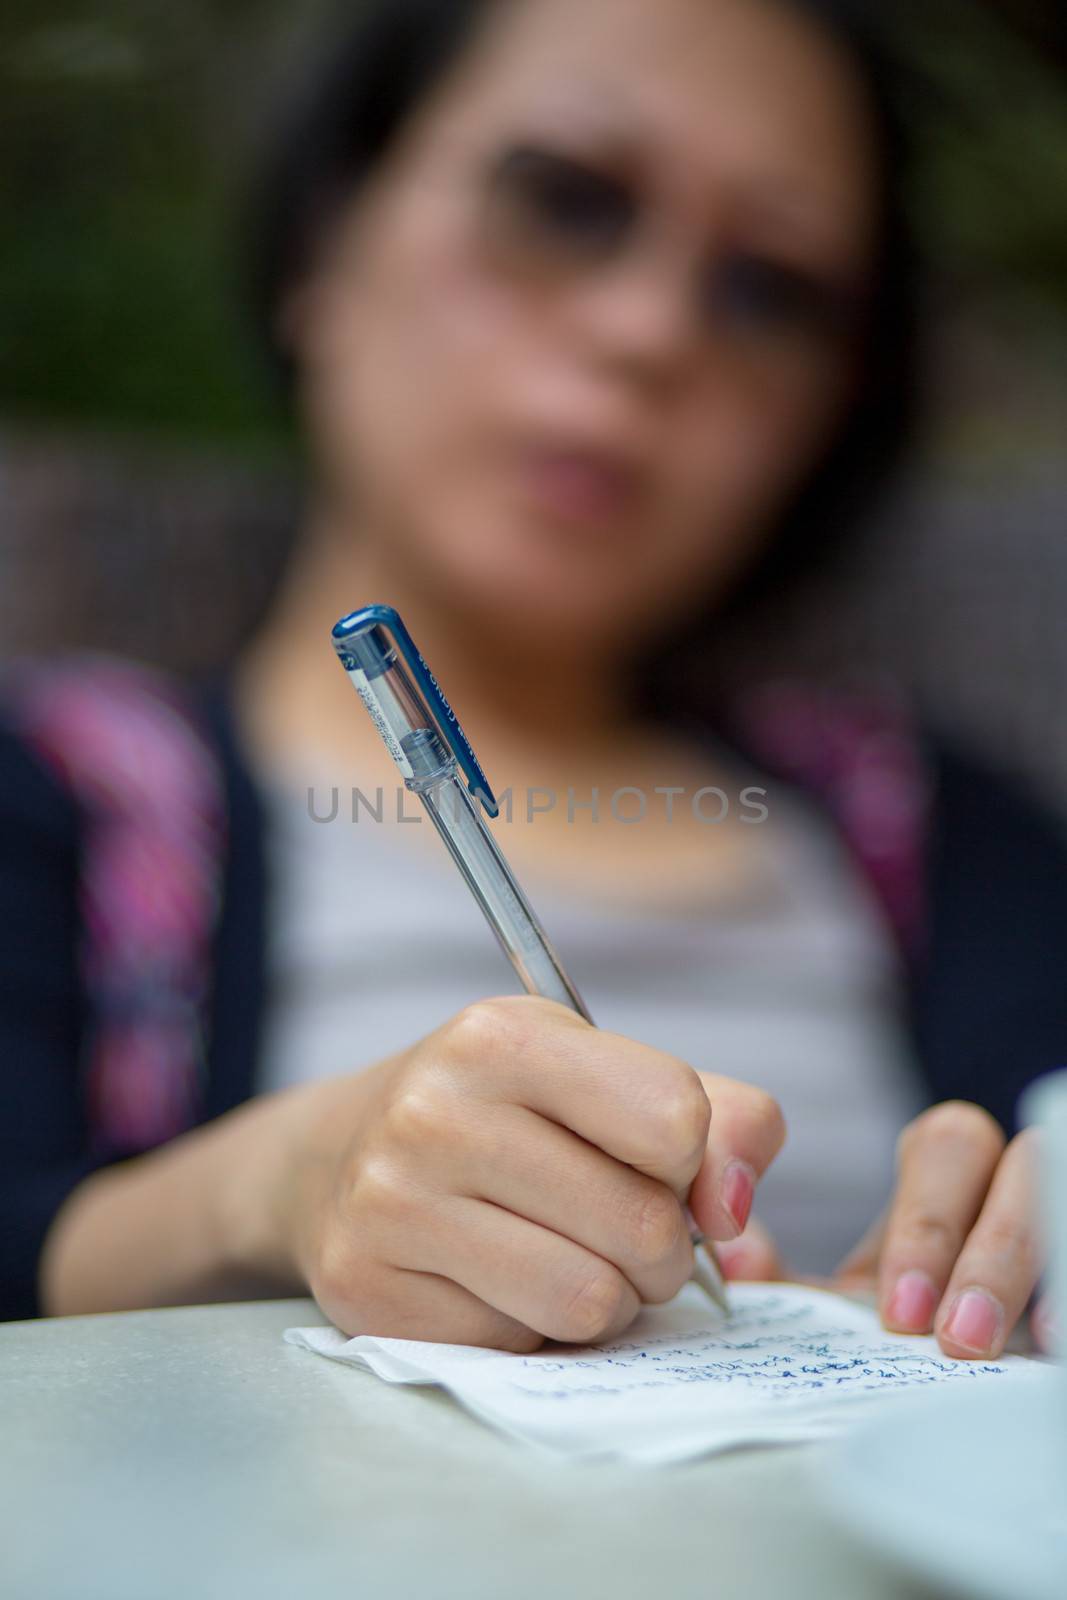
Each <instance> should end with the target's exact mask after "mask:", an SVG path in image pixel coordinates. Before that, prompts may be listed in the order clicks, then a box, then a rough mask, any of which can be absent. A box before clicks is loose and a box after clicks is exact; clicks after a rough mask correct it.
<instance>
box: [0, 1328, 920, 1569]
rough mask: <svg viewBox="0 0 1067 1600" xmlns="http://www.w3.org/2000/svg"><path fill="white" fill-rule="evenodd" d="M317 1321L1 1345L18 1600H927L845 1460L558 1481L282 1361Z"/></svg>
mask: <svg viewBox="0 0 1067 1600" xmlns="http://www.w3.org/2000/svg"><path fill="white" fill-rule="evenodd" d="M321 1320H322V1319H321V1317H320V1316H319V1314H318V1312H317V1310H316V1309H315V1307H314V1305H313V1304H312V1302H311V1301H308V1300H279V1301H268V1302H260V1303H256V1304H250V1305H228V1306H192V1307H183V1308H180V1309H176V1310H168V1311H139V1312H126V1313H123V1314H119V1315H108V1316H97V1317H69V1318H56V1319H50V1320H45V1321H40V1322H21V1323H4V1324H0V1594H2V1595H3V1596H4V1600H216V1597H218V1600H244V1597H245V1596H247V1597H249V1600H274V1597H286V1600H288V1597H293V1600H296V1597H299V1600H327V1597H332V1596H335V1595H336V1596H338V1597H342V1596H343V1597H344V1600H377V1597H378V1596H383V1597H384V1596H389V1597H392V1596H397V1597H401V1596H403V1597H407V1596H412V1597H416V1596H418V1597H424V1600H438V1597H440V1600H453V1597H454V1600H527V1597H530V1600H533V1597H535V1596H536V1597H538V1600H540V1597H545V1600H548V1597H553V1600H566V1597H570V1596H575V1597H581V1600H631V1597H632V1600H689V1597H694V1600H696V1597H698V1596H699V1597H701V1600H712V1597H714V1600H727V1597H732V1596H744V1597H745V1600H771V1597H774V1600H779V1597H781V1600H808V1597H811V1600H815V1597H818V1600H838V1597H840V1600H917V1597H919V1596H926V1595H929V1594H930V1592H931V1591H929V1590H928V1589H925V1588H922V1587H920V1586H918V1585H917V1584H915V1583H913V1582H911V1581H910V1580H908V1579H907V1578H905V1577H904V1576H903V1575H902V1574H901V1573H899V1572H897V1571H895V1570H893V1569H890V1568H889V1567H887V1566H885V1565H883V1564H881V1562H880V1561H879V1560H878V1559H877V1558H876V1557H875V1556H874V1555H873V1554H871V1553H869V1552H868V1551H867V1550H865V1549H864V1548H862V1547H860V1546H859V1545H858V1544H856V1543H853V1542H852V1540H851V1538H850V1537H849V1536H848V1535H846V1534H845V1533H844V1532H842V1531H841V1530H839V1529H838V1528H837V1527H836V1526H835V1524H834V1522H833V1520H832V1518H831V1517H830V1516H828V1514H827V1512H826V1510H825V1508H824V1506H823V1504H822V1503H821V1500H820V1497H819V1494H818V1490H817V1486H816V1484H815V1483H814V1482H813V1469H814V1468H817V1466H818V1463H819V1459H820V1454H821V1452H823V1451H825V1450H826V1449H828V1448H831V1447H830V1446H827V1445H824V1444H818V1445H800V1446H796V1445H794V1446H789V1447H784V1448H781V1447H780V1448H775V1449H761V1450H749V1451H740V1452H734V1453H732V1454H729V1455H725V1456H718V1457H712V1458H708V1459H705V1460H702V1461H696V1462H689V1463H685V1464H683V1465H679V1466H674V1467H669V1468H647V1467H635V1466H630V1465H626V1464H623V1463H604V1464H597V1465H589V1464H586V1465H583V1466H576V1465H570V1464H560V1465H557V1464H555V1463H553V1462H552V1461H551V1460H545V1459H544V1458H542V1457H541V1456H539V1455H535V1454H533V1453H532V1452H530V1451H529V1450H528V1449H526V1448H525V1447H523V1446H522V1445H520V1444H518V1443H515V1442H513V1441H511V1440H509V1439H507V1438H505V1437H503V1436H502V1435H499V1434H496V1433H494V1432H492V1431H491V1430H490V1429H489V1428H487V1427H486V1426H485V1425H484V1424H482V1423H480V1422H477V1421H475V1420H474V1419H473V1418H471V1417H469V1416H467V1415H466V1414H465V1413H464V1412H462V1411H461V1410H460V1409H459V1407H458V1406H457V1405H456V1404H455V1403H454V1402H453V1401H452V1400H450V1399H449V1398H448V1397H447V1396H446V1395H443V1394H440V1393H438V1392H436V1391H431V1390H429V1389H402V1388H395V1387H391V1386H389V1385H387V1384H385V1383H383V1382H382V1381H381V1380H380V1379H378V1378H375V1377H374V1376H373V1375H372V1374H370V1373H364V1372H360V1371H357V1370H354V1369H351V1368H347V1367H341V1366H338V1365H337V1364H336V1363H333V1362H329V1361H325V1360H323V1359H322V1358H321V1357H317V1356H314V1355H312V1354H310V1353H309V1352H307V1351H303V1350H299V1349H296V1348H294V1347H292V1346H290V1345H286V1344H284V1343H283V1342H282V1337H281V1336H282V1330H283V1329H284V1328H287V1327H291V1326H294V1325H307V1324H309V1323H311V1322H319V1321H321Z"/></svg>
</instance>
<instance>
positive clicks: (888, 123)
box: [250, 0, 916, 650]
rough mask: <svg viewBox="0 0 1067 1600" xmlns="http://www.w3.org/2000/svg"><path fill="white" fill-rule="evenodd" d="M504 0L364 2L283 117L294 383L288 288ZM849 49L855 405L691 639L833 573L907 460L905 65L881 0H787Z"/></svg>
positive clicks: (272, 224)
mask: <svg viewBox="0 0 1067 1600" xmlns="http://www.w3.org/2000/svg"><path fill="white" fill-rule="evenodd" d="M501 3H506V0H362V3H361V4H360V6H359V7H358V15H357V17H356V18H355V19H354V20H351V21H349V22H348V23H347V24H346V26H345V28H344V29H343V30H342V31H341V32H340V33H339V34H337V35H335V36H332V37H331V38H330V39H329V44H328V50H327V53H326V56H325V58H324V60H323V61H322V62H320V63H317V64H315V65H314V66H313V67H312V69H311V71H310V72H309V73H308V74H306V75H305V77H304V79H303V81H302V82H301V83H300V85H299V86H298V89H297V92H296V94H295V96H294V97H293V99H292V101H291V103H290V107H289V111H288V114H287V115H286V116H285V117H284V118H283V119H282V122H281V125H280V127H279V128H278V130H277V132H276V134H275V136H274V138H273V140H272V142H271V145H270V148H269V152H268V158H267V160H266V162H265V163H264V164H263V166H262V168H261V171H260V175H259V181H258V184H257V186H256V188H255V190H254V194H253V225H252V227H251V230H250V237H251V241H252V262H251V266H252V297H253V303H254V309H255V312H256V315H257V320H258V323H259V328H260V332H261V334H262V335H263V336H264V337H265V340H266V344H267V347H268V349H269V350H270V352H271V354H272V357H273V360H274V363H275V366H276V368H277V369H278V370H280V372H281V374H282V376H283V379H284V380H285V382H286V384H287V385H291V381H292V377H293V374H292V371H291V369H290V365H289V360H288V357H287V356H286V354H285V352H284V351H282V350H281V349H280V348H279V344H278V341H277V338H276V334H275V318H276V313H277V308H278V307H279V305H280V304H281V301H282V299H283V296H284V294H285V292H286V290H287V289H288V288H289V287H290V286H292V285H294V284H295V283H297V282H298V281H299V279H300V277H301V275H302V274H303V273H304V272H305V271H306V270H307V269H308V267H309V265H310V264H311V259H312V253H313V250H314V247H315V243H316V240H317V239H318V238H319V236H320V231H321V229H322V228H323V226H324V224H325V223H327V222H328V221H329V220H330V219H331V217H332V216H333V215H334V214H335V212H336V210H337V208H338V207H339V205H340V204H343V203H344V202H345V201H346V200H349V199H350V198H351V197H352V196H353V194H354V193H355V192H356V191H358V189H359V187H360V185H361V184H362V183H363V181H364V180H365V179H366V178H367V177H368V176H369V175H370V173H371V172H372V171H373V169H374V167H375V165H376V163H377V162H378V160H379V158H380V157H381V156H382V155H383V154H384V153H385V151H386V149H387V147H388V146H389V144H390V141H391V140H392V138H393V137H394V135H395V134H396V133H397V132H398V131H399V129H400V127H401V125H402V124H403V123H404V121H405V120H406V118H407V117H408V116H409V114H410V113H411V112H412V111H413V110H414V109H415V107H416V106H417V104H418V102H419V101H420V99H421V98H422V97H423V96H424V95H426V94H427V93H428V92H429V91H430V90H431V89H432V88H433V86H434V85H435V84H436V83H437V81H438V80H439V79H440V78H442V77H443V76H444V74H445V73H446V72H447V70H448V69H449V68H450V67H451V66H452V65H453V64H454V63H455V61H456V60H457V59H458V58H459V57H460V56H461V55H462V53H463V51H464V49H465V48H466V47H467V45H468V44H469V43H470V42H471V41H472V39H473V38H474V37H475V36H476V34H477V31H478V29H479V27H480V26H481V25H482V23H483V22H484V21H485V19H486V17H487V15H488V13H489V12H490V10H491V9H492V8H493V7H494V6H499V5H500V4H501ZM789 3H790V4H791V5H793V6H794V7H797V8H799V9H800V10H802V11H804V12H805V13H807V14H808V15H810V16H811V17H812V18H813V20H814V21H815V22H816V23H817V24H818V25H821V26H822V27H823V28H825V29H826V30H827V31H828V33H829V34H830V35H831V36H832V37H833V38H834V39H835V40H836V41H837V42H838V43H839V44H840V45H841V46H843V47H844V48H845V50H846V51H847V53H848V55H849V57H850V60H851V61H852V63H853V65H854V67H855V70H856V72H857V73H858V75H859V77H860V79H861V80H862V82H863V84H864V87H865V89H866V92H867V98H868V102H869V106H870V110H871V114H872V125H873V129H874V135H875V140H876V156H877V172H878V183H879V187H880V215H881V237H880V240H879V248H878V252H877V258H876V259H877V268H876V273H875V281H874V284H873V286H872V290H873V293H872V302H871V310H870V315H869V318H868V321H867V331H866V334H865V341H864V349H863V352H862V365H861V376H860V382H859V385H858V390H857V395H856V399H855V402H854V404H853V405H852V407H851V408H850V410H849V412H848V415H847V416H846V418H845V420H844V422H843V424H842V426H841V428H840V429H839V431H838V433H837V436H836V437H835V438H834V439H833V440H832V441H831V443H830V445H829V447H828V448H827V450H826V451H825V452H824V453H823V456H822V459H821V460H819V461H818V462H816V463H815V464H814V466H813V469H812V472H811V473H810V475H809V477H808V479H807V482H806V483H805V484H804V485H803V486H802V488H801V490H800V492H799V493H798V494H797V496H796V498H795V500H794V503H793V505H792V506H791V507H790V508H789V510H788V512H787V514H786V515H784V516H783V517H782V519H781V522H780V525H779V527H778V529H777V530H776V532H775V533H774V534H773V535H772V536H771V537H770V538H769V540H768V541H767V543H766V545H765V547H764V549H763V551H762V553H761V554H760V555H758V556H757V557H756V558H755V559H754V562H753V563H752V565H751V566H750V568H749V569H748V570H747V571H746V572H745V573H743V574H742V575H741V576H740V577H739V579H738V581H737V582H736V584H735V585H734V587H733V589H732V590H731V592H730V594H729V595H728V596H726V597H724V599H723V600H722V601H716V603H715V606H714V608H713V610H714V619H712V618H711V617H708V618H700V619H698V620H697V621H696V622H694V624H693V625H692V626H691V627H690V628H688V629H686V630H685V638H684V639H682V640H681V641H679V648H680V649H683V650H684V649H688V648H690V647H691V646H692V644H693V643H694V642H696V641H699V639H700V638H701V637H702V636H703V635H704V634H705V633H706V632H707V631H708V628H709V626H710V624H711V622H712V620H714V624H715V626H716V628H718V627H719V626H720V625H721V623H722V621H723V620H724V618H725V617H726V616H727V615H729V616H733V615H736V614H737V613H738V612H739V611H741V610H743V609H748V608H749V606H750V605H751V604H752V603H753V602H755V601H758V600H762V599H763V598H764V597H766V596H767V595H768V594H771V593H775V592H777V591H780V590H781V589H782V588H783V587H784V586H786V585H791V584H792V583H793V582H794V581H795V580H797V579H799V578H801V577H803V576H805V575H807V574H809V573H812V572H815V571H820V570H822V569H824V568H825V567H826V566H827V565H828V564H829V563H830V561H831V560H832V558H833V557H834V556H835V555H836V554H837V552H838V551H839V550H840V548H841V547H842V546H843V545H844V544H845V543H846V541H847V539H848V536H849V534H850V533H851V532H852V530H853V529H854V527H855V525H856V523H857V521H858V519H859V518H860V516H861V514H862V513H863V512H865V511H866V510H867V508H868V505H869V503H870V502H871V500H872V499H873V498H874V496H875V494H876V492H877V491H878V490H879V489H880V488H881V487H882V485H883V483H884V482H885V480H886V478H887V476H888V474H889V472H890V470H891V469H892V468H893V467H894V466H895V465H896V464H897V462H898V459H899V457H900V454H901V452H902V447H903V445H904V444H905V442H906V440H907V438H908V435H909V433H910V423H911V418H912V411H913V393H914V372H913V367H914V345H915V339H914V320H915V319H914V301H915V278H916V274H915V265H914V251H913V248H912V241H911V238H910V233H909V229H908V226H907V221H906V215H905V207H904V203H903V197H902V189H903V173H904V169H905V138H904V133H903V128H902V124H901V120H900V118H899V115H898V112H897V108H896V105H895V100H894V92H893V90H894V82H895V75H894V71H893V67H892V64H891V62H890V59H889V56H888V53H887V51H886V50H885V48H884V46H883V44H882V43H881V42H880V41H878V40H877V39H876V37H875V36H874V34H873V31H872V30H873V26H874V24H873V21H872V20H871V16H872V14H873V11H874V4H875V0H869V6H865V5H863V4H862V0H789Z"/></svg>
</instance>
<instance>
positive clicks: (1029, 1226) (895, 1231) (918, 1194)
mask: <svg viewBox="0 0 1067 1600" xmlns="http://www.w3.org/2000/svg"><path fill="white" fill-rule="evenodd" d="M1034 1167H1035V1161H1034V1136H1033V1133H1032V1131H1030V1130H1027V1131H1024V1132H1023V1133H1020V1134H1017V1135H1016V1137H1015V1138H1014V1139H1012V1141H1011V1142H1010V1144H1009V1143H1006V1142H1005V1138H1004V1134H1003V1132H1002V1131H1001V1129H1000V1126H999V1124H998V1123H997V1122H995V1121H994V1119H993V1118H992V1117H991V1116H990V1115H989V1114H988V1112H986V1111H983V1110H982V1108H981V1107H980V1106H977V1105H972V1104H970V1103H969V1102H967V1101H962V1100H947V1101H944V1102H943V1103H942V1104H940V1105H936V1106H932V1107H931V1108H930V1109H929V1110H928V1111H924V1112H923V1113H922V1114H921V1115H920V1116H918V1117H916V1118H915V1120H914V1121H913V1122H910V1123H909V1124H908V1126H907V1127H906V1128H905V1129H904V1131H903V1133H902V1134H901V1136H900V1139H899V1141H898V1144H897V1182H896V1189H895V1192H894V1195H893V1198H892V1201H891V1202H890V1205H889V1207H888V1209H887V1211H886V1212H885V1214H884V1215H883V1216H882V1217H881V1218H880V1219H879V1221H878V1222H877V1223H876V1224H875V1225H874V1226H873V1227H872V1228H871V1229H870V1230H869V1231H868V1233H867V1234H866V1235H865V1236H864V1238H863V1239H861V1240H860V1242H859V1244H858V1245H857V1246H856V1247H855V1249H854V1250H852V1251H851V1252H850V1253H849V1255H848V1256H847V1257H846V1258H845V1260H844V1261H843V1262H842V1263H841V1264H840V1266H839V1267H838V1268H837V1271H836V1272H835V1274H834V1276H833V1278H832V1280H831V1282H830V1284H829V1285H828V1287H835V1288H839V1289H842V1290H846V1291H847V1290H849V1289H856V1288H868V1289H873V1290H874V1291H875V1292H876V1293H877V1301H878V1310H879V1312H880V1314H881V1317H882V1321H883V1323H884V1325H885V1327H886V1328H889V1329H892V1330H893V1331H895V1332H898V1333H930V1332H933V1333H934V1334H935V1335H936V1337H937V1340H938V1343H939V1344H940V1346H941V1348H942V1350H944V1352H945V1353H946V1355H950V1356H957V1357H962V1358H965V1359H970V1360H980V1359H982V1358H986V1359H988V1358H990V1357H995V1356H998V1355H999V1354H1000V1353H1001V1351H1002V1350H1003V1348H1004V1343H1005V1340H1006V1339H1007V1338H1008V1336H1009V1334H1010V1333H1011V1331H1012V1329H1013V1327H1014V1326H1015V1324H1016V1322H1017V1321H1018V1320H1019V1317H1020V1316H1021V1315H1022V1313H1023V1311H1024V1310H1025V1308H1026V1304H1027V1302H1028V1300H1029V1299H1030V1296H1031V1295H1032V1293H1033V1291H1034V1287H1035V1285H1036V1283H1037V1279H1038V1274H1039V1272H1040V1270H1041V1258H1040V1249H1039V1245H1038V1240H1037V1215H1036V1212H1037V1206H1036V1195H1035V1171H1034ZM746 1232H749V1233H750V1234H751V1236H750V1238H749V1239H748V1240H746V1238H745V1236H744V1235H742V1237H741V1239H739V1240H737V1241H736V1242H735V1244H733V1245H729V1244H727V1245H722V1246H720V1247H719V1249H720V1253H721V1255H722V1257H723V1265H724V1270H725V1271H726V1273H727V1276H728V1277H738V1278H741V1277H744V1278H753V1277H779V1276H783V1275H784V1273H783V1269H782V1265H781V1263H780V1262H779V1261H778V1260H777V1258H776V1255H775V1253H774V1249H773V1246H772V1244H771V1243H770V1241H769V1240H768V1239H767V1237H766V1235H765V1234H764V1233H762V1231H761V1230H759V1229H758V1228H751V1229H750V1230H746ZM1033 1331H1034V1334H1035V1337H1036V1338H1037V1339H1038V1341H1039V1342H1041V1343H1047V1329H1046V1328H1045V1326H1044V1324H1043V1315H1042V1308H1041V1307H1040V1306H1039V1307H1038V1310H1037V1311H1036V1312H1035V1316H1034V1330H1033Z"/></svg>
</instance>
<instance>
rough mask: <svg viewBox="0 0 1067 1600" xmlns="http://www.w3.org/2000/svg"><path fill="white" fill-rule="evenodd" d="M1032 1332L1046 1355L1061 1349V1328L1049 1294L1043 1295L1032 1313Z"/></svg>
mask: <svg viewBox="0 0 1067 1600" xmlns="http://www.w3.org/2000/svg"><path fill="white" fill-rule="evenodd" d="M1030 1332H1031V1334H1032V1335H1033V1339H1034V1343H1035V1344H1036V1345H1037V1348H1038V1349H1039V1350H1043V1351H1044V1352H1045V1354H1046V1355H1052V1354H1053V1352H1055V1351H1058V1350H1059V1347H1060V1339H1059V1329H1058V1328H1057V1326H1056V1318H1055V1316H1054V1314H1053V1310H1052V1304H1051V1302H1050V1300H1049V1297H1048V1295H1047V1294H1043V1295H1042V1296H1041V1298H1040V1300H1039V1301H1038V1302H1037V1304H1036V1306H1035V1307H1034V1309H1033V1311H1032V1312H1031V1314H1030Z"/></svg>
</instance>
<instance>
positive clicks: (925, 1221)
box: [896, 1211, 961, 1258]
mask: <svg viewBox="0 0 1067 1600" xmlns="http://www.w3.org/2000/svg"><path fill="white" fill-rule="evenodd" d="M896 1242H897V1244H898V1245H899V1246H901V1247H903V1248H904V1249H905V1250H908V1251H910V1250H912V1249H916V1250H919V1251H921V1252H922V1254H923V1255H924V1256H925V1255H934V1256H939V1257H940V1256H945V1257H949V1256H951V1257H953V1258H955V1256H956V1255H957V1253H958V1251H959V1247H960V1243H961V1236H960V1231H959V1229H958V1228H957V1227H954V1226H953V1224H952V1223H951V1222H950V1221H949V1220H948V1218H947V1217H942V1216H938V1215H937V1213H936V1212H931V1211H915V1212H912V1213H910V1214H909V1215H908V1216H907V1217H905V1218H903V1219H902V1221H901V1224H900V1227H899V1229H898V1230H897V1236H896Z"/></svg>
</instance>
